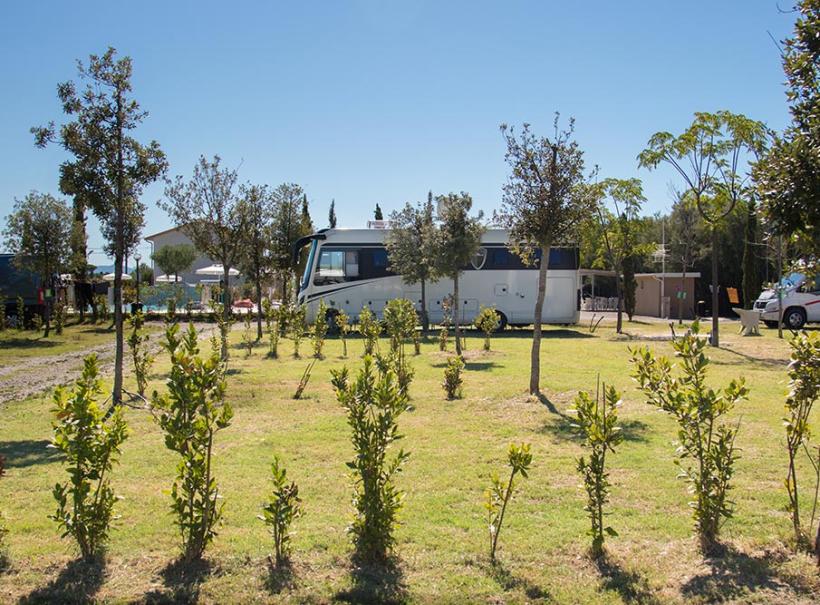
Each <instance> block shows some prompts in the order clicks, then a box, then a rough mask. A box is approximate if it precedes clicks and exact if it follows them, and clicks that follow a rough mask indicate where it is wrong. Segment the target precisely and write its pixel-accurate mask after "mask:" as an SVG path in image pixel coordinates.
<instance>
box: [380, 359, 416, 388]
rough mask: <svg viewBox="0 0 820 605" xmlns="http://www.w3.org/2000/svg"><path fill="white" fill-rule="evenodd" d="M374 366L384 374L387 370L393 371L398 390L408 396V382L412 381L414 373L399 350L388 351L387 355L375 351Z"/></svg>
mask: <svg viewBox="0 0 820 605" xmlns="http://www.w3.org/2000/svg"><path fill="white" fill-rule="evenodd" d="M375 359H376V367H377V368H378V369H379V373H380V374H382V375H384V374H387V373H388V372H393V374H395V376H396V384H398V386H399V392H401V394H402V395H405V396H409V390H410V383H411V382H413V377H414V376H415V375H416V372H415V370H413V367H412V366H411V365H410V364H409V363H407V360H406V359H405V358H404V356H403V355H402V354H401V353H400V352H399V351H396V352H393V351H391V352H389V353H388V354H387V355H380V354H379V353H376V358H375Z"/></svg>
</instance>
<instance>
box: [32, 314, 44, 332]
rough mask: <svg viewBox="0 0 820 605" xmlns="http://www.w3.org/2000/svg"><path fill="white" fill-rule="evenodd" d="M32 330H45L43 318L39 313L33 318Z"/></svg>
mask: <svg viewBox="0 0 820 605" xmlns="http://www.w3.org/2000/svg"><path fill="white" fill-rule="evenodd" d="M31 329H32V330H34V331H35V332H40V331H42V329H43V316H42V315H40V314H39V313H37V312H35V313H34V315H32V316H31Z"/></svg>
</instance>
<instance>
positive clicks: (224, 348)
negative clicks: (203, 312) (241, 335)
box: [210, 301, 233, 362]
mask: <svg viewBox="0 0 820 605" xmlns="http://www.w3.org/2000/svg"><path fill="white" fill-rule="evenodd" d="M210 304H211V313H212V314H213V317H214V321H215V322H216V327H217V330H218V332H219V345H220V357H221V359H222V361H223V362H227V361H228V356H229V353H228V335H230V333H231V327H232V326H233V319H232V317H229V318H227V319H226V318H225V315H224V313H223V312H224V310H225V306H224V305H223V304H222V303H220V302H216V301H211V303H210Z"/></svg>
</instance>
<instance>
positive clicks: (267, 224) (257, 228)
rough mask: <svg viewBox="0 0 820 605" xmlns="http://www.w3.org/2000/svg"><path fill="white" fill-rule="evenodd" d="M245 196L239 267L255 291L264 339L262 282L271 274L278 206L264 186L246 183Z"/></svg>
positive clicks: (258, 322)
mask: <svg viewBox="0 0 820 605" xmlns="http://www.w3.org/2000/svg"><path fill="white" fill-rule="evenodd" d="M242 197H243V200H244V201H243V204H244V212H245V217H246V221H247V229H246V231H245V238H244V244H243V254H242V256H241V258H240V262H239V266H240V268H241V269H242V273H244V274H245V275H246V276H247V277H248V279H250V280H251V281H252V282H253V285H254V288H255V290H256V304H257V305H258V309H257V313H256V338H257V340H262V281H263V280H264V279H266V278H268V277H269V276H270V275H271V273H272V264H273V263H272V257H271V254H270V249H269V245H270V241H271V229H272V225H273V216H274V210H275V208H274V201H273V196H272V195H271V192H270V191H269V190H268V188H267V187H266V186H264V185H245V186H243V187H242Z"/></svg>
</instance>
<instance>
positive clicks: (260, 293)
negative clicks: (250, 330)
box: [256, 277, 262, 340]
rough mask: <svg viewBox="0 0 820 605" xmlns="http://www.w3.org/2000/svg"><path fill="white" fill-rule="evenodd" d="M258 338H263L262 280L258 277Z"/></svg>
mask: <svg viewBox="0 0 820 605" xmlns="http://www.w3.org/2000/svg"><path fill="white" fill-rule="evenodd" d="M256 340H262V280H261V279H260V278H259V277H257V278H256Z"/></svg>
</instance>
